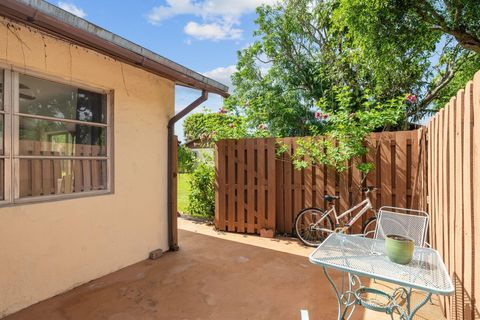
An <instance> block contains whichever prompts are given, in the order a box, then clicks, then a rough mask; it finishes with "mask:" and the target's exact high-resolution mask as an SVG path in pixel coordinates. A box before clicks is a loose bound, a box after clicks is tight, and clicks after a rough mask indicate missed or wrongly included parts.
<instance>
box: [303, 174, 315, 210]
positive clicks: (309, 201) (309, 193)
mask: <svg viewBox="0 0 480 320" xmlns="http://www.w3.org/2000/svg"><path fill="white" fill-rule="evenodd" d="M303 172H304V179H305V181H304V183H303V185H304V188H305V195H304V197H305V207H306V208H308V207H312V206H313V180H312V179H313V167H312V166H309V167H308V168H305V170H304V171H303Z"/></svg>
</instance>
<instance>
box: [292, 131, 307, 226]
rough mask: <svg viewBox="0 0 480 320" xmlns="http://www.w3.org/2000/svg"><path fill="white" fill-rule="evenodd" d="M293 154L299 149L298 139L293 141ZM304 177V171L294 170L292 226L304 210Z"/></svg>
mask: <svg viewBox="0 0 480 320" xmlns="http://www.w3.org/2000/svg"><path fill="white" fill-rule="evenodd" d="M291 141H292V152H295V150H296V149H297V147H298V145H297V139H292V140H291ZM302 175H303V170H297V169H295V168H293V183H292V185H293V212H292V215H291V217H290V219H291V221H292V224H293V222H294V221H295V217H296V216H297V214H298V213H299V212H300V210H302V209H303V207H304V206H303V201H302V189H303V183H302Z"/></svg>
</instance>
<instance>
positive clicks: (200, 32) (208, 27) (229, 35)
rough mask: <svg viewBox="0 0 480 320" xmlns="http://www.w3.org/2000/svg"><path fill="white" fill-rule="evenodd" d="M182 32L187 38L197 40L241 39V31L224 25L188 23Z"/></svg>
mask: <svg viewBox="0 0 480 320" xmlns="http://www.w3.org/2000/svg"><path fill="white" fill-rule="evenodd" d="M183 31H184V32H185V33H186V34H188V35H189V36H191V37H193V38H196V39H199V40H213V41H218V40H233V39H240V38H241V37H242V32H243V30H242V29H238V28H234V27H233V25H231V24H225V23H203V24H198V23H196V22H193V21H190V22H189V23H187V25H186V26H185V28H184V29H183Z"/></svg>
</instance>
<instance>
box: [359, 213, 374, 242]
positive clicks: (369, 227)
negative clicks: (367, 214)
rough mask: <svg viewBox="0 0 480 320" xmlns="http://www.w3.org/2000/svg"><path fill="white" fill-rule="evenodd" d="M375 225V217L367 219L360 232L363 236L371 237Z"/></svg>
mask: <svg viewBox="0 0 480 320" xmlns="http://www.w3.org/2000/svg"><path fill="white" fill-rule="evenodd" d="M376 227H377V217H371V218H370V219H368V220H367V221H366V222H365V224H364V225H363V228H362V234H363V236H364V237H365V238H373V237H374V236H375V229H376Z"/></svg>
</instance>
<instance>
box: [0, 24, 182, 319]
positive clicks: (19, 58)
mask: <svg viewBox="0 0 480 320" xmlns="http://www.w3.org/2000/svg"><path fill="white" fill-rule="evenodd" d="M0 63H1V64H3V65H4V66H8V67H14V68H17V70H18V71H19V72H22V70H29V71H33V72H37V73H38V74H44V75H46V76H48V77H54V78H58V79H61V80H62V81H69V82H71V83H74V84H83V85H86V86H89V87H93V88H98V89H105V90H113V98H114V103H113V111H114V119H113V126H114V154H113V159H114V174H113V177H114V182H113V186H114V189H113V191H114V192H113V193H112V194H108V195H99V196H91V197H82V198H76V199H69V200H59V201H52V202H42V203H31V204H22V205H19V204H16V205H7V206H3V207H0V318H1V317H2V316H4V315H7V314H9V313H12V312H15V311H17V310H19V309H22V308H24V307H26V306H28V305H31V304H33V303H35V302H38V301H40V300H43V299H46V298H48V297H51V296H53V295H55V294H58V293H61V292H63V291H66V290H68V289H70V288H73V287H75V286H78V285H80V284H82V283H85V282H87V281H89V280H92V279H94V278H98V277H100V276H102V275H105V274H107V273H110V272H112V271H115V270H118V269H120V268H123V267H125V266H128V265H130V264H133V263H135V262H138V261H140V260H143V259H146V258H147V257H148V253H149V252H150V251H152V250H154V249H158V248H161V249H163V250H167V249H168V239H167V238H168V232H167V185H166V181H167V123H168V119H169V117H170V116H171V115H172V114H173V112H174V91H175V86H174V83H173V82H172V81H169V80H167V79H164V78H161V77H159V76H157V75H154V74H151V73H149V72H147V71H144V70H141V69H139V68H135V67H133V66H131V65H128V64H124V63H121V62H119V61H116V60H114V59H112V58H110V57H107V56H104V55H102V54H100V53H98V52H95V51H93V50H90V49H87V48H83V47H81V46H78V45H74V44H71V43H68V42H66V41H64V40H60V39H58V38H56V37H53V36H51V35H48V34H46V33H44V32H41V31H39V30H37V29H34V28H31V27H28V26H25V25H23V24H20V23H13V22H12V21H10V20H8V19H5V18H3V17H0Z"/></svg>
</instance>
